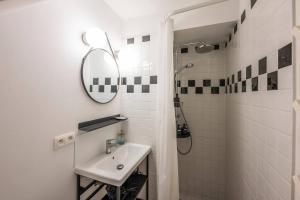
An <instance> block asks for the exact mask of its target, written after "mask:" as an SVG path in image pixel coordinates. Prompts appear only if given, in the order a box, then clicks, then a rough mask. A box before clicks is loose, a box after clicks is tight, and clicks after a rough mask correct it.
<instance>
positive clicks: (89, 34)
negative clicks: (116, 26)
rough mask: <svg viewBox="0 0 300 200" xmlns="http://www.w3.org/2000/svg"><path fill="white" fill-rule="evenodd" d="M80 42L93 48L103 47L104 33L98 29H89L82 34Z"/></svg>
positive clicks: (105, 39)
mask: <svg viewBox="0 0 300 200" xmlns="http://www.w3.org/2000/svg"><path fill="white" fill-rule="evenodd" d="M82 40H83V42H84V43H85V44H86V45H88V46H91V47H94V48H97V47H104V46H105V44H106V42H107V38H106V35H105V33H104V32H103V31H102V30H100V29H99V28H91V29H89V30H87V31H86V32H85V33H83V34H82Z"/></svg>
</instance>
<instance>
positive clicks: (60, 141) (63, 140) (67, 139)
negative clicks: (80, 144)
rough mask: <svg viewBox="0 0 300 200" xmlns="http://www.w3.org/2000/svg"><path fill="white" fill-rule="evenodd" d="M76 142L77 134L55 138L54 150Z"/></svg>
mask: <svg viewBox="0 0 300 200" xmlns="http://www.w3.org/2000/svg"><path fill="white" fill-rule="evenodd" d="M74 141H75V133H74V132H70V133H66V134H63V135H59V136H56V137H55V138H54V149H55V150H56V149H59V148H61V147H63V146H65V145H67V144H71V143H73V142H74Z"/></svg>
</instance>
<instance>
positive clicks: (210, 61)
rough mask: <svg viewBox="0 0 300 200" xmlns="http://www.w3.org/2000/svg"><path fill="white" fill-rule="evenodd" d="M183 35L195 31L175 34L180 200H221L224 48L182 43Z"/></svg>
mask: <svg viewBox="0 0 300 200" xmlns="http://www.w3.org/2000/svg"><path fill="white" fill-rule="evenodd" d="M185 31H188V32H193V31H195V30H182V31H175V45H174V46H175V50H174V74H175V76H174V80H175V81H174V82H175V83H174V106H175V113H176V124H177V133H176V134H177V148H178V153H179V154H178V161H179V162H178V163H179V164H178V165H179V166H178V167H179V185H180V198H181V200H222V199H223V197H224V188H225V186H224V179H225V175H224V174H225V173H224V171H225V164H224V163H225V153H224V152H225V87H224V86H225V85H223V82H224V81H225V80H224V75H225V54H224V48H225V44H224V43H223V41H219V40H214V41H212V40H210V41H208V40H199V39H201V38H199V39H198V40H196V39H195V38H188V39H187V41H182V39H181V38H183V37H182V36H185V35H186V34H188V33H185ZM199 36H201V31H199ZM192 40H193V41H192ZM191 41H192V42H191ZM220 83H222V84H220Z"/></svg>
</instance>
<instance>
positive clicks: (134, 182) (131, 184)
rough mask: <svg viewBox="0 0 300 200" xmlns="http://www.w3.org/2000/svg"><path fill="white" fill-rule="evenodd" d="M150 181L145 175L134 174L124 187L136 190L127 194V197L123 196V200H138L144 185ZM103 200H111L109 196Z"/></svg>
mask: <svg viewBox="0 0 300 200" xmlns="http://www.w3.org/2000/svg"><path fill="white" fill-rule="evenodd" d="M147 181H148V177H147V176H146V175H143V174H133V175H131V176H130V177H129V178H128V179H127V181H126V182H125V183H124V184H123V185H122V187H125V188H126V189H130V188H136V189H135V190H133V191H131V192H129V193H127V195H126V196H122V197H121V199H122V200H136V199H137V198H136V197H137V196H138V195H139V193H140V191H141V190H142V188H143V186H144V184H145V183H146V182H147ZM102 200H109V198H108V195H105V197H103V198H102Z"/></svg>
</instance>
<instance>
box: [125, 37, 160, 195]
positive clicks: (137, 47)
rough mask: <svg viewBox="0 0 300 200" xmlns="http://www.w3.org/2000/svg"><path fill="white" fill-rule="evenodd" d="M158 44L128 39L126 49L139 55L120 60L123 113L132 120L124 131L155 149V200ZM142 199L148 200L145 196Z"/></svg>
mask: <svg viewBox="0 0 300 200" xmlns="http://www.w3.org/2000/svg"><path fill="white" fill-rule="evenodd" d="M155 45H156V35H155V34H151V35H150V34H145V35H137V36H134V37H132V36H129V37H126V39H125V40H124V44H123V49H125V51H127V52H129V54H131V55H135V56H133V57H130V58H128V57H127V56H125V58H124V57H122V56H121V58H120V71H121V76H122V78H121V86H120V94H121V113H122V114H123V115H125V116H127V117H128V118H129V120H128V122H127V123H125V124H124V126H123V127H122V128H123V130H124V132H125V134H126V139H127V142H133V143H139V144H146V145H151V146H152V154H151V156H150V191H149V193H150V199H152V200H156V170H155V168H156V167H155V165H156V163H155V128H156V121H155V115H156V112H157V109H156V106H157V103H156V99H157V93H156V91H157V83H158V82H159V77H158V76H157V73H156V67H157V66H156V63H155V59H154V57H155V53H156V51H155ZM129 56H130V55H129ZM122 59H123V60H122ZM125 59H129V60H125ZM141 198H144V196H143V194H142V196H141Z"/></svg>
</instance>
